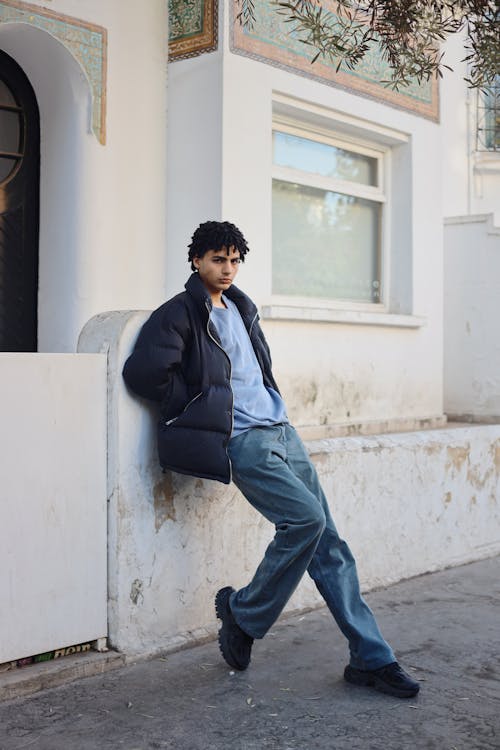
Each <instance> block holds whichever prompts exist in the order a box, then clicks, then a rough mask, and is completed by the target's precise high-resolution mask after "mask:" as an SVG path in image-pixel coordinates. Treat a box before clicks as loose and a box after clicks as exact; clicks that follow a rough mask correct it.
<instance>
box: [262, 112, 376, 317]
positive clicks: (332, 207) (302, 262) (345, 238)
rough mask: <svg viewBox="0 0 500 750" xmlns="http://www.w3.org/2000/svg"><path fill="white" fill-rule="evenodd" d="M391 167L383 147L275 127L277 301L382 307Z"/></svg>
mask: <svg viewBox="0 0 500 750" xmlns="http://www.w3.org/2000/svg"><path fill="white" fill-rule="evenodd" d="M377 145H378V144H377ZM387 160H388V149H384V147H382V146H378V147H374V146H373V145H372V144H369V143H366V142H363V141H358V140H355V139H350V138H346V137H345V135H343V134H339V135H337V134H335V133H329V132H328V131H325V130H322V129H320V128H317V129H316V128H314V127H311V128H309V127H307V126H298V125H297V126H295V125H294V124H290V123H286V122H285V121H279V120H278V121H276V122H275V126H274V129H273V173H272V176H273V199H272V200H273V274H272V290H273V295H282V296H284V297H294V298H298V297H301V298H307V299H317V300H325V299H326V300H334V301H335V300H336V301H341V302H342V301H343V302H345V301H349V302H350V303H362V304H364V305H366V304H368V305H370V306H373V305H381V304H382V302H383V293H384V289H383V242H384V235H385V233H386V232H385V225H386V220H387V219H386V211H385V204H386V195H385V192H384V184H385V172H386V164H387Z"/></svg>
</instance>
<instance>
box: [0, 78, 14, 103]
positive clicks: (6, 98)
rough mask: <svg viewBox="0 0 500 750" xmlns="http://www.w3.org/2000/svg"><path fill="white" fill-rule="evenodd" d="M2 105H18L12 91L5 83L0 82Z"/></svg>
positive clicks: (0, 100)
mask: <svg viewBox="0 0 500 750" xmlns="http://www.w3.org/2000/svg"><path fill="white" fill-rule="evenodd" d="M0 104H8V105H10V106H16V104H17V102H16V100H15V99H14V97H13V95H12V93H11V91H10V89H9V88H8V87H7V85H6V84H5V83H4V82H3V81H0Z"/></svg>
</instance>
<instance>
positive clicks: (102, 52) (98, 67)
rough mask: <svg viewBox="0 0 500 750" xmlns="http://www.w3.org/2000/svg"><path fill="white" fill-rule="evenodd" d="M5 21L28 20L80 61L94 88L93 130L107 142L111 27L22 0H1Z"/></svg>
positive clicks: (0, 12)
mask: <svg viewBox="0 0 500 750" xmlns="http://www.w3.org/2000/svg"><path fill="white" fill-rule="evenodd" d="M1 23H26V24H29V25H31V26H35V27H36V28H38V29H42V30H43V31H46V32H47V33H48V34H50V35H51V36H53V37H54V38H55V39H57V40H58V41H59V42H61V44H63V45H64V47H66V49H67V50H68V51H69V52H70V53H71V55H72V56H73V57H74V58H75V60H76V61H77V62H78V64H79V65H80V67H81V68H82V70H83V72H84V73H85V76H86V78H87V79H88V82H89V84H90V88H91V92H92V132H93V133H94V135H95V136H96V138H97V140H98V141H99V143H102V144H103V145H104V144H105V143H106V75H107V31H106V29H105V28H103V27H102V26H96V25H95V24H92V23H88V22H87V21H82V20H80V19H78V18H73V17H72V16H67V15H64V14H62V13H57V12H55V11H51V10H47V9H46V8H41V7H39V6H38V5H31V4H29V3H24V2H20V1H19V0H0V24H1Z"/></svg>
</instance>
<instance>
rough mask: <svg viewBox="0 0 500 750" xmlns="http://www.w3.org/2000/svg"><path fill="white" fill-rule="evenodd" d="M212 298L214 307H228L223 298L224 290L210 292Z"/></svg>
mask: <svg viewBox="0 0 500 750" xmlns="http://www.w3.org/2000/svg"><path fill="white" fill-rule="evenodd" d="M210 298H211V300H212V305H213V306H214V307H222V308H225V307H226V304H225V302H224V300H223V299H222V292H210Z"/></svg>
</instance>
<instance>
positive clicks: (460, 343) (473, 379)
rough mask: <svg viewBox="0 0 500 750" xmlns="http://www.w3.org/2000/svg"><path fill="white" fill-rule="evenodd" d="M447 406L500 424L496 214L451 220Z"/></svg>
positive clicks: (499, 232) (499, 233)
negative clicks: (494, 215)
mask: <svg viewBox="0 0 500 750" xmlns="http://www.w3.org/2000/svg"><path fill="white" fill-rule="evenodd" d="M444 238H445V255H444V271H445V273H444V332H445V335H444V408H445V412H446V413H447V414H449V415H450V416H451V417H452V418H454V419H462V420H468V421H489V422H500V339H499V337H498V318H499V312H500V226H494V224H493V216H492V215H491V214H489V215H478V216H458V217H455V218H450V219H446V221H445V232H444Z"/></svg>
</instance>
